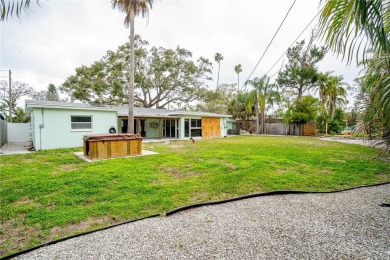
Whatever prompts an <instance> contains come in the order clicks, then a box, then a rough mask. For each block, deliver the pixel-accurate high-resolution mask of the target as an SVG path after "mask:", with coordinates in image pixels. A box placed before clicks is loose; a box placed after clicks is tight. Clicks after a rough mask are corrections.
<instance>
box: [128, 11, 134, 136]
mask: <svg viewBox="0 0 390 260" xmlns="http://www.w3.org/2000/svg"><path fill="white" fill-rule="evenodd" d="M134 66H135V63H134V14H132V15H130V79H129V81H130V82H129V111H128V116H127V133H129V134H134Z"/></svg>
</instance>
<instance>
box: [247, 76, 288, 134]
mask: <svg viewBox="0 0 390 260" xmlns="http://www.w3.org/2000/svg"><path fill="white" fill-rule="evenodd" d="M269 79H270V78H269V77H268V76H267V75H264V76H263V77H261V78H257V77H256V78H254V79H253V80H248V81H247V82H245V85H248V84H249V85H251V86H252V87H253V88H254V89H253V90H252V91H251V92H249V93H248V96H247V98H246V100H245V107H246V108H247V109H248V110H249V111H252V108H253V105H254V106H255V112H256V133H259V134H265V133H266V130H265V111H266V108H267V106H272V105H273V104H274V102H275V101H278V100H279V99H280V94H279V92H278V89H277V85H275V84H269Z"/></svg>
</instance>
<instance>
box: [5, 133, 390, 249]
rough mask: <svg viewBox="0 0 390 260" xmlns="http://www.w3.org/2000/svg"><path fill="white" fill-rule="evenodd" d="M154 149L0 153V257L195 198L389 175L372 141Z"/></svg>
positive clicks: (267, 141) (254, 141)
mask: <svg viewBox="0 0 390 260" xmlns="http://www.w3.org/2000/svg"><path fill="white" fill-rule="evenodd" d="M143 148H144V149H145V150H151V151H156V152H158V153H159V154H157V155H151V156H144V157H136V158H121V159H113V160H106V161H99V162H93V163H86V162H84V161H81V160H79V159H78V158H76V157H75V156H74V155H73V154H72V152H74V151H76V150H80V151H81V149H61V150H50V151H41V152H36V153H32V154H25V155H13V156H0V169H1V171H0V222H1V227H0V256H1V255H2V256H5V255H7V254H10V253H13V252H16V251H19V250H22V249H25V248H28V247H32V246H34V245H37V244H40V243H43V242H45V241H50V240H53V239H58V238H61V237H65V236H69V235H72V234H75V233H79V232H83V231H86V230H91V229H96V228H98V227H102V226H107V225H109V224H113V223H118V222H122V221H125V220H130V219H135V218H141V217H145V216H148V215H151V214H155V213H161V212H163V211H168V210H172V209H174V208H177V207H180V206H184V205H188V204H193V203H197V202H202V201H210V200H219V199H225V198H231V197H236V196H239V195H244V194H250V193H255V192H265V191H270V190H310V191H328V190H338V189H343V188H348V187H352V186H357V185H362V184H372V183H379V182H385V181H390V167H389V166H390V164H389V163H388V158H387V159H386V158H379V159H375V157H377V155H378V153H377V152H376V151H375V150H373V149H372V148H368V147H364V146H359V145H350V144H342V143H337V142H328V141H322V140H320V139H317V138H300V137H268V136H261V137H256V136H241V137H232V138H225V139H213V140H203V141H197V142H196V144H194V145H193V144H192V143H191V142H190V141H175V142H170V143H148V144H144V145H143Z"/></svg>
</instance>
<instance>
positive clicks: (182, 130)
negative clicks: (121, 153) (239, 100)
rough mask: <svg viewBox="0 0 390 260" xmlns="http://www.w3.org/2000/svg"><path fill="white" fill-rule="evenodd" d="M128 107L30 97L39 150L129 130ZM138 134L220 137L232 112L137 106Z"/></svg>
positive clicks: (28, 110) (29, 109)
mask: <svg viewBox="0 0 390 260" xmlns="http://www.w3.org/2000/svg"><path fill="white" fill-rule="evenodd" d="M127 111H128V107H118V106H109V105H99V104H98V105H94V104H85V103H66V102H55V101H35V100H26V115H27V116H30V118H31V138H32V141H33V145H34V147H35V149H36V150H45V149H55V148H67V147H80V146H82V145H83V142H82V138H83V136H84V135H87V134H104V133H109V129H110V128H112V127H114V128H115V130H116V131H117V132H118V133H126V132H127ZM134 118H135V120H134V125H135V133H137V134H140V135H141V136H142V137H143V138H150V139H163V138H169V139H189V138H195V139H196V138H220V137H224V136H226V135H227V130H228V126H227V120H228V119H229V118H231V116H230V115H221V114H215V113H205V112H190V111H182V110H167V109H153V108H140V107H135V108H134Z"/></svg>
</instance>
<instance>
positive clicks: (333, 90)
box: [326, 76, 347, 119]
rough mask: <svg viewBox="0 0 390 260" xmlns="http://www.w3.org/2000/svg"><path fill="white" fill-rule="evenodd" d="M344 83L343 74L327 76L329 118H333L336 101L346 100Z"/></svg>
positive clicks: (343, 101)
mask: <svg viewBox="0 0 390 260" xmlns="http://www.w3.org/2000/svg"><path fill="white" fill-rule="evenodd" d="M343 85H346V84H345V83H344V82H343V76H329V85H328V87H327V90H326V93H327V95H328V97H329V109H330V118H331V119H333V118H334V113H335V111H336V102H337V101H340V102H342V103H345V101H346V94H347V92H346V90H345V88H344V87H343Z"/></svg>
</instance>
